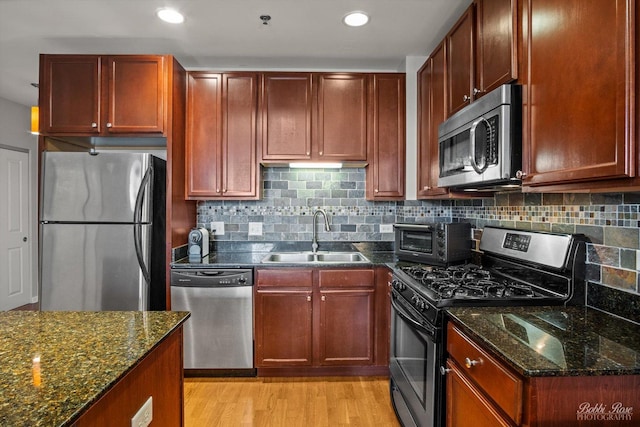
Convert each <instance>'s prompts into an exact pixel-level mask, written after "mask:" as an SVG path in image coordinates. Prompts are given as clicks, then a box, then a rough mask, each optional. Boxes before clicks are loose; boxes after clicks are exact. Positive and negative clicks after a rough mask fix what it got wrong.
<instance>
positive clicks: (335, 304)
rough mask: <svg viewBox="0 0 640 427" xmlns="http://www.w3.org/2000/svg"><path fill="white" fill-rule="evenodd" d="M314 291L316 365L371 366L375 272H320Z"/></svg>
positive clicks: (362, 270) (334, 270)
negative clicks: (316, 294) (317, 291)
mask: <svg viewBox="0 0 640 427" xmlns="http://www.w3.org/2000/svg"><path fill="white" fill-rule="evenodd" d="M318 289H319V295H320V298H319V299H320V300H319V301H317V299H316V305H315V308H316V309H317V310H316V312H317V314H318V316H317V319H316V322H317V323H316V325H317V329H316V331H317V332H316V336H317V337H318V340H317V348H318V356H317V359H318V363H319V364H320V365H343V366H344V365H368V364H373V358H374V326H375V323H374V317H373V315H374V295H375V271H374V270H372V269H326V270H325V269H321V270H319V272H318Z"/></svg>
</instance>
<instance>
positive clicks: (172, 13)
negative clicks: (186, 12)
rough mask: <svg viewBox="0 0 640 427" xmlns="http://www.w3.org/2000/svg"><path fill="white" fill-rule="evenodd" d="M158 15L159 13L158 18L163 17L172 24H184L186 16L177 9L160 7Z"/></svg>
mask: <svg viewBox="0 0 640 427" xmlns="http://www.w3.org/2000/svg"><path fill="white" fill-rule="evenodd" d="M156 15H158V18H160V19H162V20H163V21H164V22H168V23H170V24H182V23H183V22H184V16H182V14H181V13H180V12H178V11H177V10H175V9H170V8H164V9H158V11H157V12H156Z"/></svg>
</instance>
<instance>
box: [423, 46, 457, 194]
mask: <svg viewBox="0 0 640 427" xmlns="http://www.w3.org/2000/svg"><path fill="white" fill-rule="evenodd" d="M444 51H445V47H444V44H443V43H441V44H440V45H439V46H438V47H436V49H435V50H434V51H433V53H432V54H431V56H429V59H427V61H426V62H425V63H424V65H423V66H422V68H420V70H419V71H418V188H417V196H418V198H419V199H425V198H431V197H440V196H446V195H448V194H449V192H448V190H447V189H446V188H442V187H438V176H439V174H440V166H439V158H438V125H439V124H440V123H442V122H443V121H444V119H445V118H446V106H445V99H446V97H445V54H444Z"/></svg>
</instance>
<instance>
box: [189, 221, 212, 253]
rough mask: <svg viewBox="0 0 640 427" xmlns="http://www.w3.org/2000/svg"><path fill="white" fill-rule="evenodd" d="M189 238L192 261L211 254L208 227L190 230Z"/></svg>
mask: <svg viewBox="0 0 640 427" xmlns="http://www.w3.org/2000/svg"><path fill="white" fill-rule="evenodd" d="M188 240H189V243H188V254H189V260H190V261H200V260H201V259H202V258H204V257H206V256H207V255H209V231H208V230H207V229H206V228H203V227H200V228H194V229H193V230H191V231H190V232H189V239H188Z"/></svg>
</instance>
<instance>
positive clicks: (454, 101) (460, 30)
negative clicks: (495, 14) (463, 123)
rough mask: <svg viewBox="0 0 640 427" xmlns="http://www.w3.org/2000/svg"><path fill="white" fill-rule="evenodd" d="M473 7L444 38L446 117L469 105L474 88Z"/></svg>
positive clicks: (470, 7)
mask: <svg viewBox="0 0 640 427" xmlns="http://www.w3.org/2000/svg"><path fill="white" fill-rule="evenodd" d="M474 30H475V22H474V7H473V5H471V6H469V8H468V9H467V11H466V12H465V13H464V15H462V17H461V18H460V19H459V20H458V22H457V23H456V24H455V25H454V27H453V28H452V29H451V31H450V32H449V34H447V37H446V38H445V45H446V56H447V67H446V70H447V116H450V115H452V114H453V113H455V112H456V111H459V110H460V109H461V108H462V107H464V106H466V105H469V103H470V102H471V101H472V99H473V98H472V96H473V87H474V80H473V79H474V72H473V70H474V61H475V60H474V42H473V41H474Z"/></svg>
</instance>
